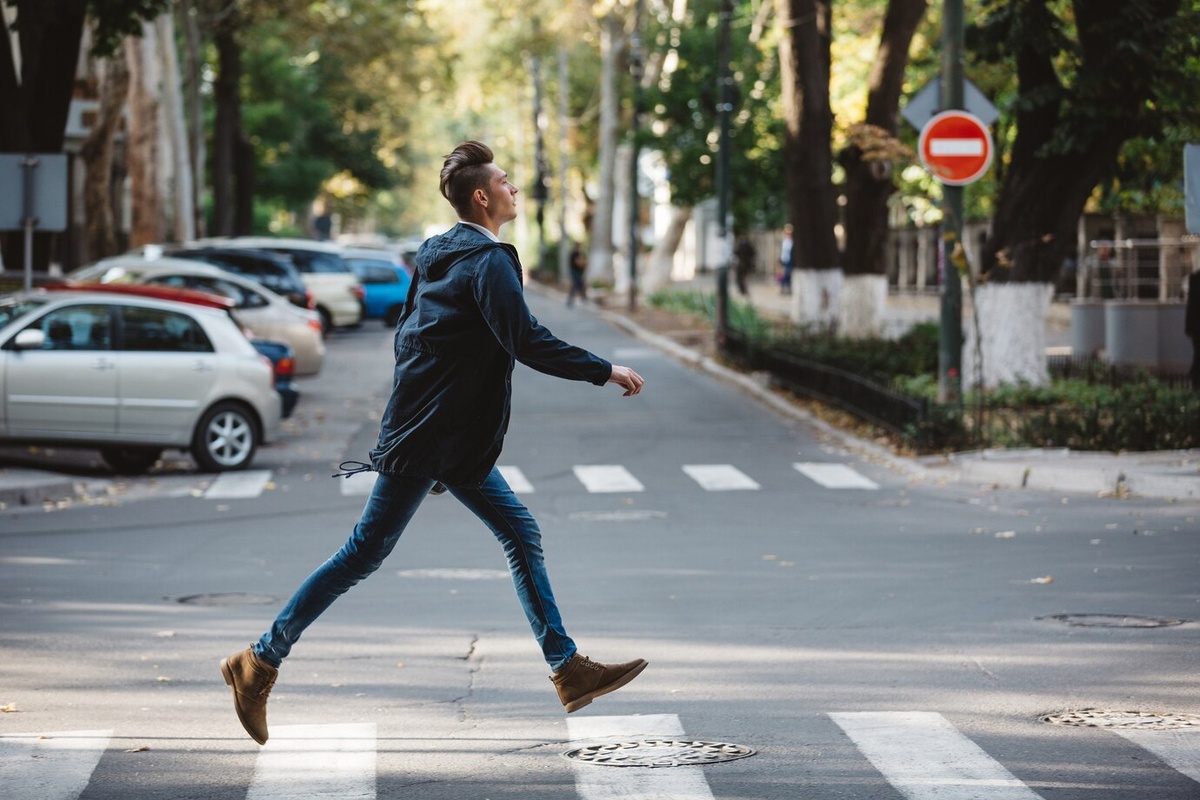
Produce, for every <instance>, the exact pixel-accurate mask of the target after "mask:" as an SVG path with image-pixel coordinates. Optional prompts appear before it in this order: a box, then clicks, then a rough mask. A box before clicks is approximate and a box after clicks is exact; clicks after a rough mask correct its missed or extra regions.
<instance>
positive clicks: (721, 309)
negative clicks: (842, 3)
mask: <svg viewBox="0 0 1200 800" xmlns="http://www.w3.org/2000/svg"><path fill="white" fill-rule="evenodd" d="M732 18H733V0H721V9H720V11H719V12H717V125H718V128H717V130H718V134H719V136H718V151H717V226H718V227H717V230H718V231H719V232H720V237H721V254H720V261H719V262H718V263H717V309H716V311H717V344H718V345H722V346H723V345H724V344H725V338H726V334H727V333H728V331H729V261H730V257H731V255H732V253H733V247H732V246H731V245H730V242H729V238H730V234H731V231H730V230H729V228H730V225H729V219H730V217H731V216H732V214H731V212H730V208H731V205H732V204H731V202H730V195H731V194H732V192H731V191H730V184H731V180H730V179H731V177H732V176H731V175H730V169H729V164H730V149H731V142H730V126H729V117H730V113H731V112H732V110H733V91H732V89H733V87H732V83H733V76H732V74H731V72H730V66H729V59H730V49H731V48H730V26H731V22H732Z"/></svg>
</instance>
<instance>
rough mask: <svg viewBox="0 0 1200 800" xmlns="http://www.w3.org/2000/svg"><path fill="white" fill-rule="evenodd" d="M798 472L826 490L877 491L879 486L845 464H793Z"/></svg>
mask: <svg viewBox="0 0 1200 800" xmlns="http://www.w3.org/2000/svg"><path fill="white" fill-rule="evenodd" d="M792 466H793V467H795V468H796V470H797V471H798V472H800V473H801V474H803V475H804V476H805V477H807V478H808V479H810V480H812V481H814V482H816V483H819V484H821V485H822V486H824V487H825V488H826V489H878V488H879V484H878V483H876V482H875V481H873V480H871V479H870V478H867V477H864V476H862V475H860V474H859V473H857V472H855V471H854V470H853V469H852V468H850V467H848V466H846V465H845V464H824V463H816V462H811V461H810V462H807V463H804V464H793V465H792Z"/></svg>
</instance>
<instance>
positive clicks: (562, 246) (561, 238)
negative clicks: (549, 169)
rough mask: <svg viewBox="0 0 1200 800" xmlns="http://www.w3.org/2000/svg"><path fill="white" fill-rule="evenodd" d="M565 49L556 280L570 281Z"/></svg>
mask: <svg viewBox="0 0 1200 800" xmlns="http://www.w3.org/2000/svg"><path fill="white" fill-rule="evenodd" d="M567 77H568V76H567V49H566V48H565V47H563V46H562V45H559V48H558V280H559V282H560V283H566V282H567V281H568V280H570V277H571V275H570V265H569V264H568V263H567V262H568V261H569V260H570V257H571V245H570V243H569V242H568V240H567V125H568V122H567V93H568V87H567Z"/></svg>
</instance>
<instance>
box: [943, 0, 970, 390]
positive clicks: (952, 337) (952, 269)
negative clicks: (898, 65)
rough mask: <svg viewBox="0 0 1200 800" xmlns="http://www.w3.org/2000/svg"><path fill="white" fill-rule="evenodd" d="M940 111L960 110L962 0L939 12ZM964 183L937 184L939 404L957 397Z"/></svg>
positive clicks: (948, 1) (959, 386)
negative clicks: (939, 205)
mask: <svg viewBox="0 0 1200 800" xmlns="http://www.w3.org/2000/svg"><path fill="white" fill-rule="evenodd" d="M941 105H942V110H943V111H949V110H952V109H962V108H963V106H964V92H963V0H945V2H944V5H943V10H942V97H941ZM962 233H963V187H961V186H951V185H949V184H943V185H942V240H941V242H940V243H939V245H938V264H939V266H940V267H941V271H942V276H941V277H942V286H941V288H942V296H941V334H940V336H939V338H938V402H940V403H954V404H957V403H960V402H961V401H962V347H963V341H962V338H963V336H962V279H961V278H960V277H959V274H958V264H957V261H958V260H959V258H958V257H956V255H957V254H956V251H961V249H962Z"/></svg>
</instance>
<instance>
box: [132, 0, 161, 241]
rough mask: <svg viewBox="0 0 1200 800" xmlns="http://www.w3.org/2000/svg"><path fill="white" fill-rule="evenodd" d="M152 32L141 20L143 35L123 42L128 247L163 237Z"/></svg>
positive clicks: (154, 48) (158, 115) (156, 72)
mask: <svg viewBox="0 0 1200 800" xmlns="http://www.w3.org/2000/svg"><path fill="white" fill-rule="evenodd" d="M157 39H158V36H157V33H156V31H155V28H154V24H153V23H145V24H144V25H143V27H142V37H141V38H140V39H136V38H133V37H130V38H128V39H126V40H125V55H126V59H127V61H128V64H129V116H128V131H129V135H128V138H127V145H126V162H127V164H128V166H129V177H130V196H131V203H130V205H131V207H132V220H131V221H130V230H129V243H130V245H132V246H133V247H140V246H141V245H144V244H151V243H155V242H162V241H163V240H165V239H166V236H167V214H166V194H165V192H164V191H163V189H162V184H163V175H162V169H161V165H162V161H161V159H162V152H161V145H162V136H161V127H160V124H161V108H160V106H159V101H158V89H159V80H158V58H157V47H158V44H157Z"/></svg>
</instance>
